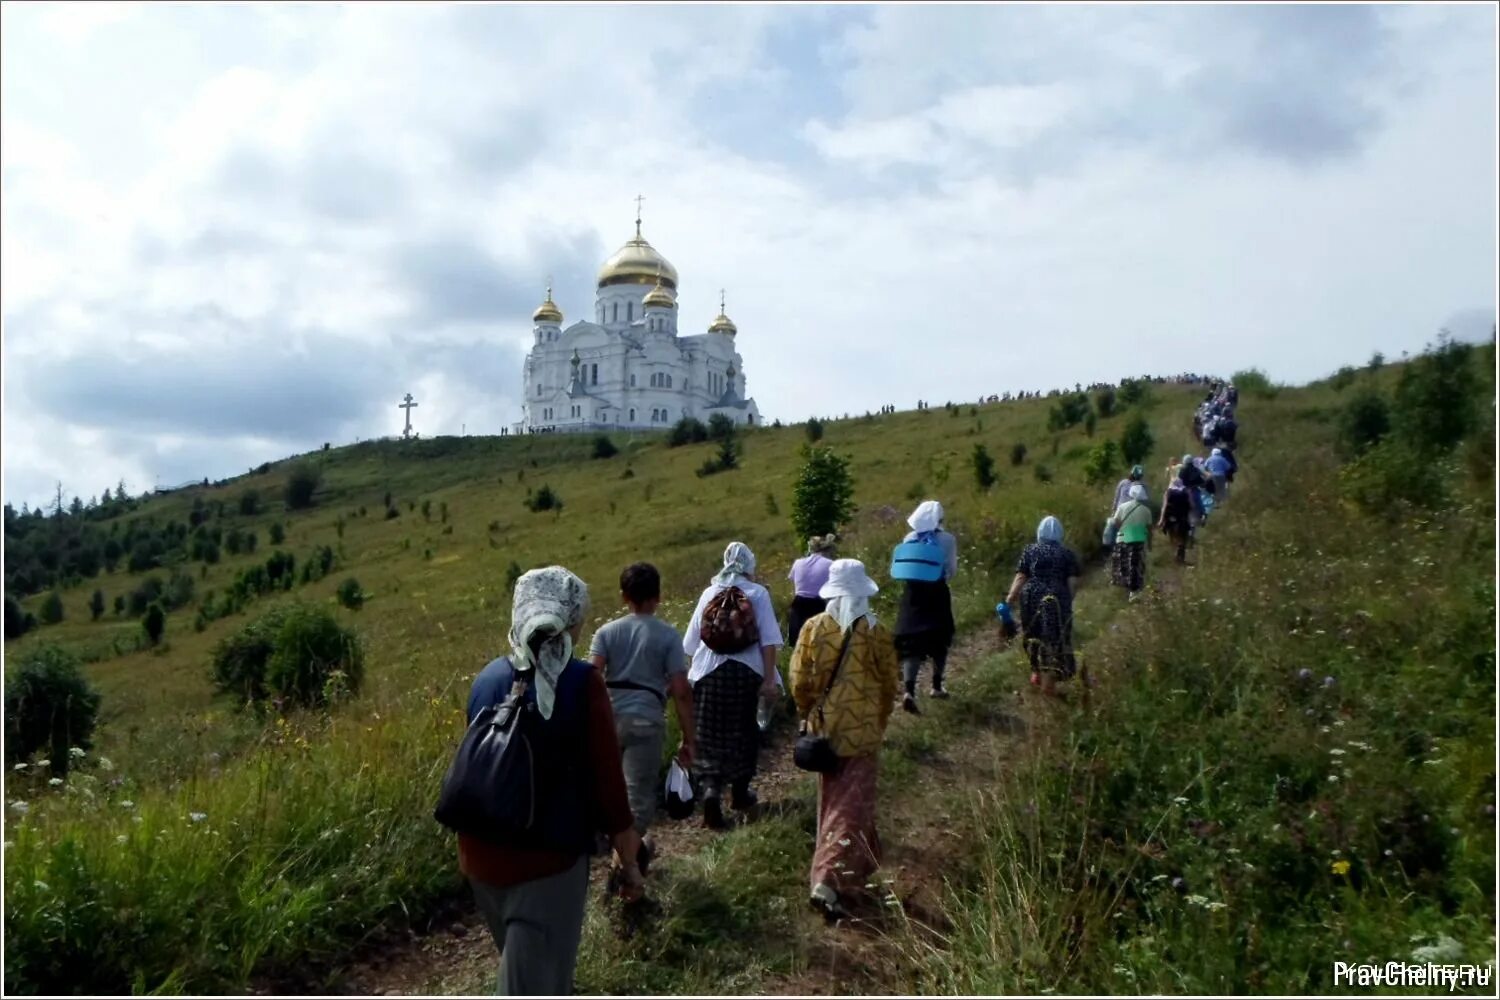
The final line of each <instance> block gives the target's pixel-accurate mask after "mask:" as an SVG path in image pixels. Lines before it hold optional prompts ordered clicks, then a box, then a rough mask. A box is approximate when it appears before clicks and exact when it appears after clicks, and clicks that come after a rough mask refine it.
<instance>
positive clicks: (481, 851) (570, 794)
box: [458, 566, 643, 996]
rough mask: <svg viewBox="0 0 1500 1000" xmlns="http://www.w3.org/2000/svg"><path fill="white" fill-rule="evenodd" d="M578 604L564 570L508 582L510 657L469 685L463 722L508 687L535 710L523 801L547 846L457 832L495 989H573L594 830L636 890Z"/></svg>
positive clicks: (614, 752)
mask: <svg viewBox="0 0 1500 1000" xmlns="http://www.w3.org/2000/svg"><path fill="white" fill-rule="evenodd" d="M587 609H588V588H587V587H586V586H585V585H584V582H583V581H582V580H580V579H579V578H578V577H576V576H574V575H573V574H572V573H570V572H568V571H567V570H566V569H564V568H563V567H561V566H549V567H547V568H546V569H534V570H532V571H531V572H529V573H526V574H525V575H523V576H522V577H521V578H520V579H519V580H517V581H516V589H515V602H514V607H513V609H512V612H511V626H510V645H511V652H510V655H509V656H505V657H501V658H499V659H497V660H494V661H493V662H491V663H490V664H488V665H487V666H486V667H485V668H484V669H483V670H481V671H480V672H479V676H478V677H476V678H474V685H473V688H472V689H471V690H470V692H469V706H468V708H469V711H468V718H469V721H470V722H471V723H472V722H473V721H474V719H475V717H476V716H478V715H479V714H480V713H482V712H483V711H485V710H486V709H488V708H491V707H493V706H495V705H498V704H500V703H501V702H503V701H504V700H505V699H506V698H508V697H510V696H511V694H512V693H513V691H514V690H515V689H516V687H517V685H520V686H521V687H522V688H524V695H523V697H524V698H525V699H527V700H528V701H529V702H531V703H533V704H535V706H536V709H537V711H538V713H539V714H540V716H541V718H542V724H541V726H540V729H539V732H538V734H537V735H538V736H539V737H540V738H541V739H542V741H543V742H542V744H541V745H540V746H539V747H538V748H537V749H538V754H537V762H536V768H537V788H538V793H539V794H538V796H537V801H536V802H535V803H533V805H532V808H533V809H534V810H535V815H536V821H535V825H536V827H537V828H538V829H539V830H542V831H545V834H546V837H547V839H546V841H545V843H547V845H548V846H546V847H519V846H504V845H501V844H498V843H494V842H492V841H490V840H487V839H483V838H481V837H477V836H472V835H469V834H465V833H460V834H459V837H458V862H459V868H460V870H461V871H462V872H463V873H464V875H465V876H467V877H468V879H469V881H470V883H471V884H472V886H473V889H474V897H475V900H476V901H477V902H478V904H479V910H480V912H481V913H482V914H483V915H484V919H485V922H486V923H487V924H488V925H489V929H490V934H491V935H492V936H493V937H494V940H495V947H496V948H498V949H499V951H500V977H499V983H498V989H499V993H500V995H501V996H539V995H553V996H556V995H560V994H569V993H572V992H573V970H574V968H575V966H576V965H577V961H578V944H579V941H580V940H581V938H582V934H583V911H584V902H585V899H586V897H587V895H588V886H589V860H588V859H589V855H591V854H592V853H593V852H594V846H595V843H596V837H597V835H598V834H599V833H603V834H606V835H608V836H609V837H610V838H611V840H612V841H613V844H614V849H615V853H616V855H617V857H618V859H619V861H620V863H621V865H622V873H623V888H622V895H625V896H626V897H627V898H639V896H640V893H641V890H642V886H643V883H642V881H641V874H640V869H639V868H638V867H637V865H636V854H637V851H638V850H639V848H640V843H641V841H640V836H639V835H638V834H637V833H636V830H635V826H634V823H633V821H632V817H631V814H630V802H629V799H628V797H627V795H626V791H625V776H624V774H623V773H622V771H621V769H620V745H619V742H618V740H617V739H616V736H615V723H614V714H613V712H612V711H611V709H610V701H609V691H608V690H607V689H606V688H605V686H604V678H603V677H601V676H600V675H599V672H598V671H597V670H595V669H593V668H592V667H591V666H590V665H589V664H587V663H585V662H583V661H582V660H579V659H576V658H575V657H574V656H573V648H574V644H575V643H576V642H577V641H578V636H579V633H580V632H581V631H582V628H583V618H584V615H585V614H586V613H587Z"/></svg>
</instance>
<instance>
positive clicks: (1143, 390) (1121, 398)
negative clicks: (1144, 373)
mask: <svg viewBox="0 0 1500 1000" xmlns="http://www.w3.org/2000/svg"><path fill="white" fill-rule="evenodd" d="M1150 396H1151V387H1150V385H1148V384H1147V383H1146V382H1145V381H1143V380H1141V379H1134V378H1127V379H1121V380H1120V391H1119V392H1118V393H1116V395H1115V402H1116V403H1118V404H1119V405H1120V406H1138V405H1139V404H1141V403H1144V402H1145V401H1146V400H1147V399H1149V398H1150Z"/></svg>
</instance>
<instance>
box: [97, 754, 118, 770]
mask: <svg viewBox="0 0 1500 1000" xmlns="http://www.w3.org/2000/svg"><path fill="white" fill-rule="evenodd" d="M114 769H115V765H114V763H113V762H112V761H111V760H110V759H109V758H108V757H100V758H99V770H101V771H113V770H114Z"/></svg>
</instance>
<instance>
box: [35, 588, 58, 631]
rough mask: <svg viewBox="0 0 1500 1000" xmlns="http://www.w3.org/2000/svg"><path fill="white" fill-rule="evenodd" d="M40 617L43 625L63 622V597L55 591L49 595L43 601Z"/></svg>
mask: <svg viewBox="0 0 1500 1000" xmlns="http://www.w3.org/2000/svg"><path fill="white" fill-rule="evenodd" d="M39 617H40V618H41V620H42V624H43V625H56V624H57V623H58V622H60V621H62V620H63V601H62V595H61V594H59V593H58V592H57V591H55V590H54V591H52V592H51V593H50V594H48V595H47V597H46V599H45V600H44V601H42V607H41V610H40V613H39Z"/></svg>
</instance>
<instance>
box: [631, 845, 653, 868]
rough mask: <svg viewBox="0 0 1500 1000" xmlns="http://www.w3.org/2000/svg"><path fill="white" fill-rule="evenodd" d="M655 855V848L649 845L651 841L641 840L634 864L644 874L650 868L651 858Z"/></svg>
mask: <svg viewBox="0 0 1500 1000" xmlns="http://www.w3.org/2000/svg"><path fill="white" fill-rule="evenodd" d="M654 857H656V848H654V847H652V846H651V841H649V840H643V841H641V849H640V851H638V852H637V853H636V856H635V865H636V867H637V868H639V869H640V870H641V874H642V875H644V874H646V872H647V871H648V870H649V869H650V868H651V859H652V858H654Z"/></svg>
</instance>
